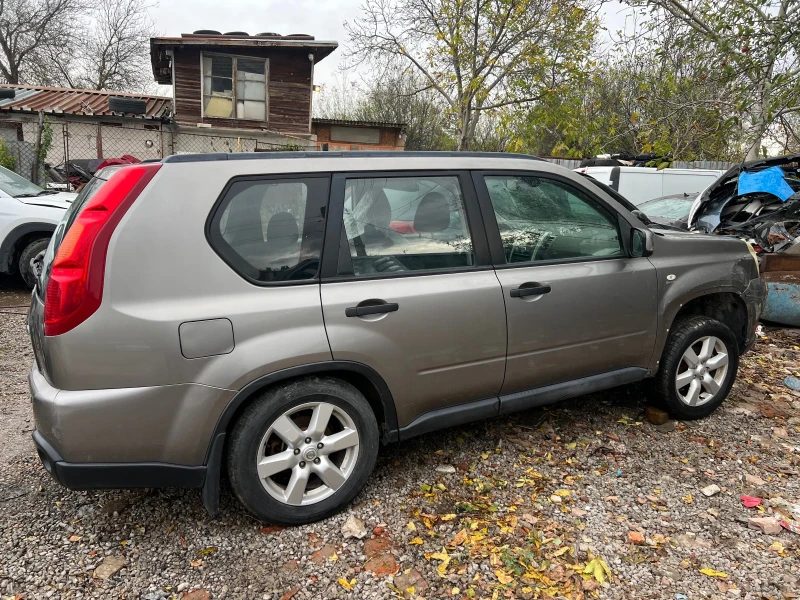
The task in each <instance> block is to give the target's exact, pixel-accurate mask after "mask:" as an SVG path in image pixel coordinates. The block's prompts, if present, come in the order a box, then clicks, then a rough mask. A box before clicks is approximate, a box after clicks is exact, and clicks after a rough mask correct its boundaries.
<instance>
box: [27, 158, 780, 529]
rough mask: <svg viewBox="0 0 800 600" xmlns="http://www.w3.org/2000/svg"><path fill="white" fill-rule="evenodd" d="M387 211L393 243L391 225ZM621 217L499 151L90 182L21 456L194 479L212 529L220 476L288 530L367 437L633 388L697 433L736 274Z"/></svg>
mask: <svg viewBox="0 0 800 600" xmlns="http://www.w3.org/2000/svg"><path fill="white" fill-rule="evenodd" d="M614 194H616V192H614ZM400 195H408V197H407V198H406V200H407V201H406V202H405V204H408V205H414V206H415V210H414V214H413V215H405V213H404V212H403V213H402V215H403V219H404V220H410V221H411V222H412V225H413V231H411V230H406V231H404V232H400V231H397V230H395V229H393V228H392V227H391V226H390V225H391V223H392V221H393V220H394V221H396V220H397V219H396V218H395V217H398V216H401V215H400V211H405V207H404V206H403V203H396V205H395V206H393V205H392V201H390V198H393V199H394V200H396V198H397V197H398V196H400ZM631 208H633V207H632V206H631V205H630V203H628V202H627V201H625V200H624V199H623V200H622V202H620V201H617V200H616V199H615V197H614V195H613V194H609V193H606V192H605V191H604V190H603V189H602V187H601V186H599V185H596V184H594V183H592V182H591V180H589V179H586V178H585V177H582V176H580V175H578V174H576V173H573V172H571V171H568V170H566V169H564V168H562V167H558V166H556V165H553V164H550V163H548V162H544V161H540V160H535V159H532V158H531V157H525V156H519V155H503V154H478V153H475V154H471V153H450V154H449V153H415V152H401V153H388V152H380V153H368V152H367V153H356V152H353V153H345V154H344V155H340V154H336V153H327V152H322V153H272V154H255V155H249V154H227V155H226V154H221V155H179V156H171V157H168V158H165V159H163V160H162V161H160V162H152V163H142V164H138V165H129V166H118V167H110V168H107V169H104V170H102V171H100V172H99V173H97V174H96V176H95V177H94V178H93V179H92V181H91V182H90V183H89V184H88V185H87V186H86V188H85V189H84V190H83V191H82V192H81V194H80V196H79V197H78V199H77V200H76V201H75V202H74V203H73V204H72V206H71V207H70V209H69V210H68V211H67V214H66V215H65V216H64V219H63V220H62V221H61V223H60V224H59V225H58V228H57V230H56V233H55V235H54V237H53V240H52V243H51V244H50V245H49V246H48V249H47V254H46V256H45V259H44V269H43V270H42V273H41V275H40V276H39V279H38V282H37V285H36V290H35V292H34V294H33V297H32V302H31V309H30V314H29V317H28V326H29V328H30V335H31V339H32V343H33V349H34V355H35V364H34V365H33V367H32V370H31V373H30V386H31V393H32V396H33V411H34V415H35V421H36V430H35V432H34V434H33V437H34V440H35V442H36V445H37V447H38V450H39V456H40V458H41V460H42V462H43V463H44V466H45V468H46V469H47V470H48V471H49V472H50V473H51V474H52V475H53V477H55V478H56V480H57V481H59V482H60V483H61V484H63V485H65V486H67V487H69V488H74V489H91V488H104V487H105V488H109V487H110V488H117V487H137V486H140V487H160V486H183V487H197V488H202V497H203V502H204V504H205V506H206V508H207V509H208V510H209V511H210V512H212V513H214V512H216V511H217V509H218V505H219V486H220V476H221V473H222V471H223V470H222V465H223V464H224V465H226V467H227V469H226V471H227V473H228V477H229V480H230V483H231V487H232V489H233V492H234V494H235V495H236V497H237V498H238V499H239V500H240V501H241V502H242V504H244V506H245V507H247V509H248V510H249V511H250V512H252V513H253V514H254V515H256V516H257V517H258V518H260V519H264V520H267V521H272V522H276V523H282V524H299V523H307V522H311V521H315V520H318V519H322V518H325V517H327V516H329V515H332V514H334V513H336V512H337V511H340V510H342V508H343V507H344V506H345V505H346V504H347V503H348V502H350V501H351V500H352V499H353V497H354V496H355V495H356V494H357V493H358V492H359V490H360V489H361V488H362V487H363V486H364V484H365V482H366V480H367V478H368V477H369V475H370V472H371V471H372V469H373V466H374V465H375V461H376V457H377V452H378V447H379V445H380V444H382V443H384V444H385V443H388V442H394V441H398V440H407V439H409V438H412V437H414V436H416V435H420V434H423V433H428V432H431V431H435V430H437V429H441V428H444V427H450V426H455V425H461V424H464V423H467V422H470V421H475V420H481V419H487V418H491V417H495V416H497V415H501V414H507V413H510V412H513V411H518V410H524V409H528V408H531V407H535V406H541V405H543V404H548V403H551V402H555V401H558V400H562V399H565V398H571V397H575V396H579V395H582V394H586V393H590V392H595V391H599V390H603V389H607V388H611V387H613V386H618V385H622V384H626V383H631V382H636V381H641V380H646V381H647V385H648V389H649V393H650V396H651V398H652V400H653V401H659V402H662V403H663V404H664V405H665V406H666V407H667V408H668V409H669V410H670V411H671V412H672V414H674V415H675V416H676V417H679V418H681V419H696V418H700V417H704V416H706V415H708V414H709V413H711V412H712V411H713V410H714V409H715V408H717V407H718V406H719V405H720V404H721V403H722V402H723V400H724V399H725V398H726V396H727V395H728V392H729V391H730V389H731V385H732V384H733V380H734V378H735V376H736V371H737V367H738V361H739V356H740V354H741V353H742V352H745V351H746V350H747V349H748V348H750V346H751V345H752V344H753V341H754V336H755V333H754V330H755V326H756V323H757V322H758V318H759V315H760V314H761V307H762V302H763V298H764V286H763V284H762V282H761V281H760V280H759V278H758V269H757V265H756V263H755V260H754V257H753V255H752V253H751V250H750V248H749V246H748V245H747V244H745V243H744V242H742V241H741V240H738V239H735V238H724V237H718V236H706V235H699V234H690V233H688V232H671V231H662V230H657V229H653V230H651V229H649V228H648V227H647V226H646V224H645V222H644V221H643V220H641V219H639V218H638V217H637V216H636V214H634V213H633V212H631V210H630V209H631ZM640 214H641V213H640ZM644 218H646V217H644Z"/></svg>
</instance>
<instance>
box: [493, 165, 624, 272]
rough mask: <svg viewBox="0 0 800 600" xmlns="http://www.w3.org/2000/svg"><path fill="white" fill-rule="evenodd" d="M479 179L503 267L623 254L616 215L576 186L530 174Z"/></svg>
mask: <svg viewBox="0 0 800 600" xmlns="http://www.w3.org/2000/svg"><path fill="white" fill-rule="evenodd" d="M484 180H485V182H486V187H487V189H488V191H489V198H490V200H491V203H492V207H493V208H494V213H495V216H496V217H497V225H498V227H499V228H500V237H501V239H502V241H503V250H504V252H505V256H506V262H507V263H509V264H511V263H521V262H522V263H525V262H538V261H552V260H575V259H585V258H599V257H604V256H622V255H623V247H622V243H621V240H620V235H619V228H618V225H617V220H616V218H615V216H614V215H613V214H612V213H611V212H610V211H608V210H607V209H606V208H605V207H603V206H601V205H600V204H599V203H598V202H596V201H595V200H593V199H592V198H590V197H589V196H588V195H587V194H585V193H584V192H582V191H580V190H579V189H577V188H576V187H573V186H571V185H569V184H566V183H563V182H561V181H558V180H556V179H549V178H546V177H535V176H514V175H487V176H486V177H485V178H484Z"/></svg>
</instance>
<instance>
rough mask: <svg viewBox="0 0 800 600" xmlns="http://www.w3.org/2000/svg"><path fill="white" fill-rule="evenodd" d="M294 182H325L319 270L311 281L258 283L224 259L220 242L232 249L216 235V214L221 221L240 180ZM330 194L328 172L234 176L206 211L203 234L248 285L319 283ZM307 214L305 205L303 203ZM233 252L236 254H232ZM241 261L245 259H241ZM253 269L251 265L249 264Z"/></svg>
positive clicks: (277, 285) (276, 285)
mask: <svg viewBox="0 0 800 600" xmlns="http://www.w3.org/2000/svg"><path fill="white" fill-rule="evenodd" d="M297 179H325V180H326V189H325V190H324V191H323V193H322V197H323V199H324V200H323V203H324V218H325V222H324V223H323V225H322V244H321V245H320V259H319V267H318V268H317V274H316V276H314V277H312V278H310V279H297V280H293V281H260V280H258V279H253V278H252V277H250V276H249V275H247V273H245V272H243V271H242V270H241V268H240V266H239V265H237V264H236V262H235V261H233V260H232V259H231V257H230V256H227V255H226V254H227V253H226V252H222V251H221V250H220V241H221V242H222V243H223V244H225V245H226V247H227V248H231V246H230V245H229V244H228V243H227V242H225V240H224V239H223V238H222V233H220V232H215V231H214V230H213V225H214V223H215V222H216V221H217V218H216V217H217V215H218V214H219V217H220V219H221V218H222V213H223V212H224V210H225V207H223V205H224V204H225V198H226V197H227V195H228V192H229V191H230V189H231V188H232V187H233V186H234V185H235V184H237V183H240V182H242V181H253V182H261V181H275V180H297ZM330 191H331V174H330V173H327V172H313V173H274V174H270V175H237V176H236V177H232V178H231V179H229V180H228V182H227V183H226V184H225V187H223V188H222V191H221V192H220V194H219V196H218V197H217V199H216V200H215V201H214V204H213V206H212V207H211V210H210V211H209V212H208V216H207V217H206V224H205V227H204V230H205V231H204V233H205V238H206V242H208V245H209V246H210V247H211V249H212V250H213V251H214V254H216V255H217V256H219V257H220V259H222V262H224V263H225V264H226V265H228V267H230V269H231V270H232V271H233V272H234V273H236V274H237V275H238V276H239V277H241V278H242V279H244V280H245V281H247V282H248V283H251V284H253V285H256V286H259V287H285V286H291V285H316V284H319V282H320V276H321V273H322V265H323V264H324V260H325V249H326V236H327V231H328V223H329V222H330V219H328V214H329V212H330V211H329V209H328V207H329V206H330V204H329V203H330ZM306 214H308V202H306ZM234 252H235V251H234ZM242 260H244V259H242ZM251 266H252V265H251Z"/></svg>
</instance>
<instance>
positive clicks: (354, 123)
mask: <svg viewBox="0 0 800 600" xmlns="http://www.w3.org/2000/svg"><path fill="white" fill-rule="evenodd" d="M311 123H312V124H313V123H319V124H320V125H345V126H348V127H395V128H397V129H404V128H405V125H404V124H403V123H390V122H388V121H349V120H347V119H317V118H314V119H311Z"/></svg>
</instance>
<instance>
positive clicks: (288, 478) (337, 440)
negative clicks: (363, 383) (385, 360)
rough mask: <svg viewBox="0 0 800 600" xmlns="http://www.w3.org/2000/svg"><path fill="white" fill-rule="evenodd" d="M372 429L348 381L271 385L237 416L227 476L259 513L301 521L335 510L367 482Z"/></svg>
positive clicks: (375, 437) (374, 448)
mask: <svg viewBox="0 0 800 600" xmlns="http://www.w3.org/2000/svg"><path fill="white" fill-rule="evenodd" d="M378 442H379V433H378V425H377V422H376V420H375V415H374V413H373V412H372V408H371V407H370V405H369V403H368V402H367V400H366V399H365V398H364V396H363V395H362V394H361V393H360V392H359V391H358V390H357V389H355V388H354V387H353V386H352V385H350V384H348V383H346V382H344V381H341V380H339V379H334V378H332V377H311V378H307V379H301V380H298V381H293V382H290V383H287V384H284V385H281V386H278V387H275V388H272V389H270V390H268V391H267V392H265V393H264V394H263V395H262V396H261V397H259V398H258V399H257V400H255V402H253V404H251V405H250V406H248V407H247V409H246V410H245V411H244V413H242V416H241V417H240V418H239V420H238V421H237V422H236V425H235V426H234V428H233V433H232V435H231V441H230V446H229V450H228V476H229V478H230V482H231V487H232V488H233V491H234V494H235V495H236V497H237V498H238V499H239V501H240V502H241V503H242V504H243V505H244V506H245V507H246V508H247V509H248V510H249V511H250V512H251V513H253V514H254V515H255V516H257V517H258V518H260V519H262V520H265V521H270V522H272V523H277V524H279V525H301V524H304V523H311V522H313V521H318V520H320V519H324V518H326V517H328V516H330V515H332V514H335V513H337V512H339V511H340V510H341V509H342V508H344V507H345V506H346V505H347V503H348V502H350V501H351V500H352V499H353V498H354V497H355V496H356V494H358V492H359V491H361V488H362V487H363V486H364V484H365V483H366V481H367V479H368V478H369V475H370V473H371V472H372V469H373V467H374V466H375V461H376V459H377V456H378Z"/></svg>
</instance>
